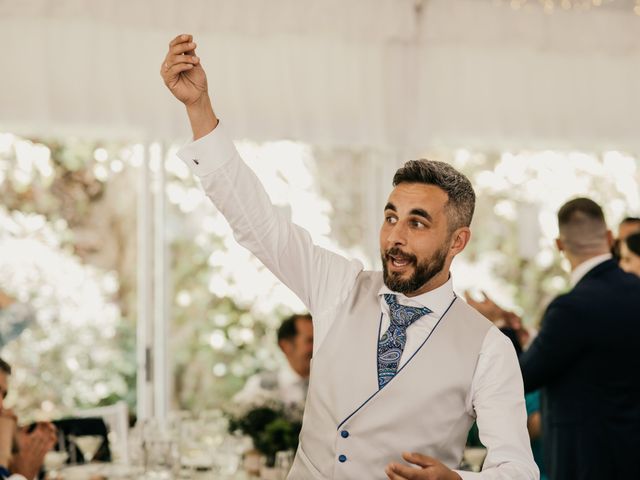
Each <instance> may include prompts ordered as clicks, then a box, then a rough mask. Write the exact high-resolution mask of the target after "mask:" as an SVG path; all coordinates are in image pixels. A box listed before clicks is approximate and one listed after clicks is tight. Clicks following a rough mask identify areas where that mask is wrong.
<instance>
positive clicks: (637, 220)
mask: <svg viewBox="0 0 640 480" xmlns="http://www.w3.org/2000/svg"><path fill="white" fill-rule="evenodd" d="M623 223H640V218H639V217H626V218H625V219H624V220H622V221H621V222H620V224H621V225H622V224H623Z"/></svg>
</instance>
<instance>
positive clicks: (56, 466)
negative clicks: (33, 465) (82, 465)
mask: <svg viewBox="0 0 640 480" xmlns="http://www.w3.org/2000/svg"><path fill="white" fill-rule="evenodd" d="M68 458H69V454H68V453H67V452H64V451H56V450H51V451H49V452H47V453H46V455H45V456H44V470H45V472H47V478H51V479H56V478H58V471H59V470H60V469H61V468H62V467H63V466H64V464H65V462H66V461H67V459H68Z"/></svg>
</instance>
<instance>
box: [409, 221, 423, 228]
mask: <svg viewBox="0 0 640 480" xmlns="http://www.w3.org/2000/svg"><path fill="white" fill-rule="evenodd" d="M411 226H412V227H414V228H425V224H424V223H422V222H419V221H417V220H412V221H411Z"/></svg>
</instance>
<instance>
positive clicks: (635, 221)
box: [618, 217, 640, 241]
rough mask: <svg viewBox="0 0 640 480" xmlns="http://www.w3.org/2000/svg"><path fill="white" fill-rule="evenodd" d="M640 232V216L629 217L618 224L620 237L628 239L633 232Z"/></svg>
mask: <svg viewBox="0 0 640 480" xmlns="http://www.w3.org/2000/svg"><path fill="white" fill-rule="evenodd" d="M638 232H640V218H638V217H627V218H625V219H624V220H622V222H620V225H618V239H620V240H621V241H622V240H624V239H626V238H627V237H628V236H629V235H631V234H632V233H638Z"/></svg>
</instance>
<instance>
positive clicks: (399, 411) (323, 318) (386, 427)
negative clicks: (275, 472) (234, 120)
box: [161, 35, 539, 480]
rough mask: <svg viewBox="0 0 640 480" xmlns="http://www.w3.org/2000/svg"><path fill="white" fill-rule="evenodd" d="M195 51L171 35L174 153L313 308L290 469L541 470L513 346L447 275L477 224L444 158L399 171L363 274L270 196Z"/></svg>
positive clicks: (399, 473) (306, 478)
mask: <svg viewBox="0 0 640 480" xmlns="http://www.w3.org/2000/svg"><path fill="white" fill-rule="evenodd" d="M195 48H196V45H195V43H194V42H193V38H192V37H191V35H179V36H178V37H176V38H175V39H174V40H173V41H171V43H170V45H169V52H168V54H167V56H166V57H165V60H164V62H163V63H162V66H161V75H162V77H163V80H164V82H165V84H166V85H167V87H168V88H169V90H170V91H171V93H172V94H173V95H174V96H175V97H176V98H178V100H180V101H181V102H183V103H184V104H185V106H186V109H187V114H188V117H189V120H190V123H191V128H192V130H193V138H194V141H193V142H192V143H190V144H189V145H187V146H185V147H183V148H182V149H181V150H180V151H179V153H178V155H179V156H180V158H181V159H182V160H183V161H184V162H185V163H186V164H187V165H188V166H189V167H190V168H191V170H192V171H193V172H194V173H195V175H197V176H198V177H199V178H200V180H201V183H202V186H203V188H204V189H205V191H206V193H207V195H208V196H209V198H210V199H211V200H212V202H213V203H214V204H215V205H216V207H217V208H218V209H219V211H220V212H222V214H223V215H224V216H225V217H226V219H227V220H228V222H229V224H230V225H231V227H232V229H233V231H234V235H235V237H236V239H237V240H238V241H239V242H240V243H241V244H242V245H244V246H245V247H246V248H248V249H249V250H250V251H252V252H253V253H254V254H255V255H256V256H257V257H258V258H259V259H260V260H261V261H262V262H263V263H264V264H265V266H266V267H268V268H269V269H270V270H271V271H272V272H274V274H275V275H276V276H277V277H278V278H280V280H282V282H284V283H285V284H286V285H287V286H288V287H289V288H291V289H292V290H293V291H294V292H295V293H296V294H297V295H298V296H299V297H300V299H301V300H302V301H303V302H304V303H305V305H306V306H307V308H308V309H309V311H310V312H311V314H312V315H313V324H314V354H313V363H312V367H311V376H310V382H309V393H308V396H307V402H306V407H305V413H304V419H303V427H302V432H301V434H300V444H299V447H298V451H297V453H296V458H295V461H294V465H293V467H292V469H291V472H290V474H289V477H288V478H289V479H291V480H310V479H354V480H363V479H367V480H370V479H381V478H385V477H388V478H390V479H394V480H395V479H430V480H436V479H437V480H449V479H451V480H455V479H465V480H466V479H473V478H481V479H501V480H516V479H517V480H519V479H522V480H525V479H527V480H529V479H530V480H534V479H538V478H539V473H538V469H537V467H536V465H535V463H534V461H533V457H532V454H531V449H530V446H529V438H528V435H527V430H526V412H525V404H524V393H523V386H522V377H521V375H520V368H519V366H518V361H517V359H516V355H515V351H514V349H513V346H512V345H511V343H510V341H509V340H508V339H507V338H506V337H505V336H504V335H502V334H501V333H500V331H499V330H498V329H497V328H496V327H494V326H493V325H492V324H491V322H489V321H488V320H487V319H485V318H484V317H482V316H481V315H480V314H479V313H477V312H476V311H475V310H474V309H473V308H471V307H469V306H468V305H467V304H466V303H465V302H464V301H462V300H461V299H459V298H457V297H456V295H455V293H454V291H453V286H452V282H451V277H450V275H449V267H450V265H451V262H452V260H453V258H454V257H455V256H456V255H457V254H458V253H460V252H461V251H462V250H463V249H464V248H465V246H466V245H467V243H468V241H469V238H470V235H471V231H470V229H469V225H470V223H471V218H472V216H473V210H474V205H475V194H474V192H473V188H472V187H471V184H470V183H469V181H468V179H467V178H466V177H464V176H463V175H462V174H460V173H459V172H457V171H456V170H455V169H453V168H452V167H451V166H449V165H447V164H445V163H441V162H432V161H425V160H419V161H411V162H407V163H406V164H405V166H404V167H403V168H401V169H399V170H398V172H397V173H396V175H395V177H394V179H393V185H394V189H393V191H392V192H391V194H390V196H389V199H388V203H387V205H386V206H385V209H384V221H383V224H382V228H381V231H380V252H381V257H382V266H383V272H370V271H364V269H363V266H362V265H361V264H360V263H359V262H357V261H350V260H347V259H345V258H343V257H341V256H339V255H336V254H334V253H332V252H329V251H327V250H325V249H322V248H319V247H317V246H315V245H314V244H313V242H312V240H311V238H310V236H309V234H308V233H307V232H306V231H305V230H303V229H302V228H300V227H298V226H296V225H295V224H293V223H292V222H291V221H290V220H289V219H288V218H287V217H286V216H285V215H283V214H282V212H281V211H280V210H278V209H276V208H274V207H273V205H272V204H271V202H270V200H269V197H268V196H267V194H266V193H265V191H264V189H263V187H262V185H261V184H260V182H259V180H258V179H257V177H256V176H255V174H254V173H253V172H252V171H251V170H250V169H249V168H248V167H247V166H246V165H245V163H244V162H243V161H242V160H241V159H240V157H239V155H238V153H237V151H236V149H235V147H234V145H233V143H232V142H231V141H230V140H229V137H228V136H227V133H226V132H225V131H224V126H223V125H220V124H219V121H218V118H217V117H216V115H215V114H214V111H213V107H212V105H211V101H210V99H209V96H208V91H207V78H206V75H205V72H204V70H203V69H202V67H201V64H200V60H199V58H198V57H197V56H196V53H195ZM474 420H476V421H477V423H478V427H479V430H480V438H481V440H482V442H483V444H484V445H485V446H486V447H487V450H488V454H487V457H486V459H485V462H484V466H483V471H482V472H480V473H472V472H462V471H456V470H455V468H456V467H457V466H458V464H459V463H460V460H461V457H462V453H463V449H464V446H465V440H466V438H467V433H468V431H469V428H470V427H471V424H472V423H473V421H474ZM410 452H413V453H410ZM402 459H404V460H405V462H406V463H405V462H403V461H402Z"/></svg>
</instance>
